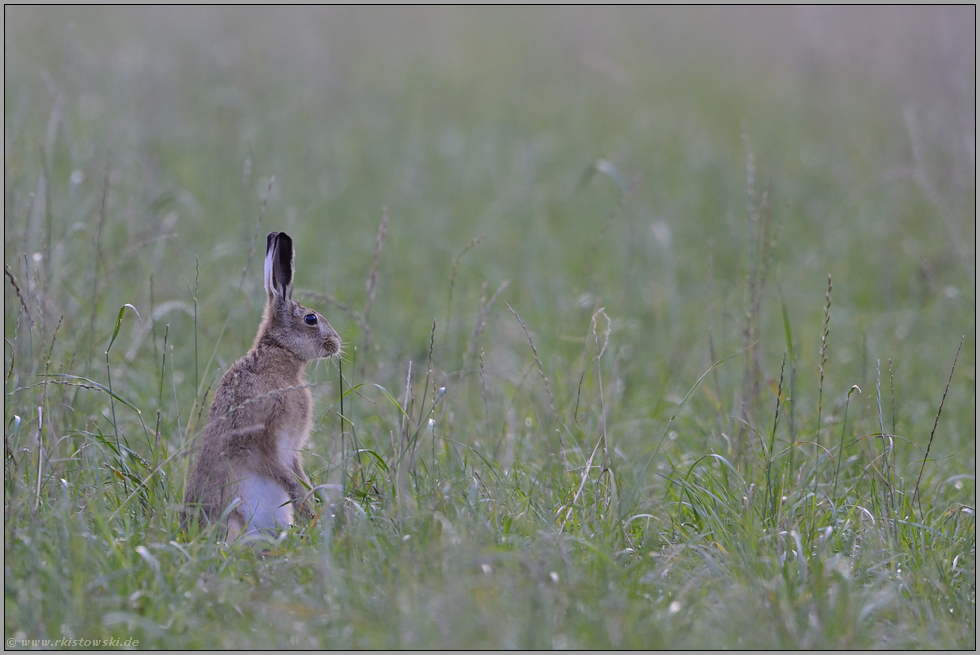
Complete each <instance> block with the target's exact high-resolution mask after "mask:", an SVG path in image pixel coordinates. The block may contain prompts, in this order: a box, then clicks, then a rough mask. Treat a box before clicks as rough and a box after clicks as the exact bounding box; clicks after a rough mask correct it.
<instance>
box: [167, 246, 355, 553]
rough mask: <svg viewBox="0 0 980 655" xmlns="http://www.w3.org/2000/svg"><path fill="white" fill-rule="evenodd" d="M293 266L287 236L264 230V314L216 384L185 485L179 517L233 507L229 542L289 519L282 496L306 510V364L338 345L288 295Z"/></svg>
mask: <svg viewBox="0 0 980 655" xmlns="http://www.w3.org/2000/svg"><path fill="white" fill-rule="evenodd" d="M292 264H293V251H292V241H291V239H290V238H289V237H288V236H287V235H286V234H283V233H276V232H272V233H271V234H269V237H268V241H267V249H266V291H267V294H268V302H267V303H266V308H265V314H264V316H263V319H262V323H261V324H260V326H259V331H258V334H257V335H256V337H255V342H254V343H253V344H252V348H251V349H250V350H249V351H248V353H246V354H245V356H244V357H242V358H241V359H240V360H238V361H237V362H235V363H234V364H233V365H232V366H231V367H230V368H229V369H228V370H227V371H226V372H225V374H224V375H223V376H222V377H221V381H220V382H219V383H218V388H217V390H216V391H215V395H214V400H213V401H212V403H211V410H210V412H209V414H208V424H207V427H206V428H205V430H204V439H203V442H202V444H201V449H200V455H199V458H198V461H197V465H196V466H195V467H194V470H193V472H192V474H191V476H190V479H189V481H188V483H187V487H186V490H185V493H184V505H185V507H184V523H185V525H186V524H187V522H188V521H189V520H192V519H193V518H194V517H199V518H200V517H203V518H204V519H206V520H207V522H209V523H213V522H215V521H217V520H219V519H220V518H221V517H222V515H223V514H224V513H225V512H226V511H228V510H229V508H231V510H230V512H229V513H228V515H227V520H228V538H229V540H232V539H234V538H235V537H237V535H238V534H239V533H240V532H242V531H243V530H244V531H246V532H252V531H256V530H258V531H261V532H267V533H268V532H273V531H274V529H276V528H277V527H285V525H282V524H284V523H285V524H288V523H290V522H291V520H292V511H291V509H290V508H289V507H288V506H286V507H283V506H282V505H283V504H284V503H286V502H287V501H288V502H289V503H292V505H293V506H294V507H295V509H296V510H297V511H299V512H300V513H301V514H303V515H304V516H306V517H308V518H309V517H311V516H312V510H311V507H310V504H309V503H308V502H306V501H304V498H305V497H306V496H307V494H308V489H309V488H310V486H311V485H310V481H309V478H308V477H307V475H306V472H305V471H304V470H303V465H302V458H301V451H302V449H303V447H304V446H305V445H306V442H307V440H308V439H309V434H310V425H311V420H312V415H313V395H312V394H311V393H310V390H309V388H307V387H305V386H303V385H304V384H305V377H304V369H305V364H306V362H307V361H309V360H312V359H316V358H318V357H329V356H332V355H335V354H336V353H337V352H339V350H340V337H338V336H337V333H336V332H334V330H333V328H331V327H330V324H329V323H327V321H326V320H324V319H323V317H322V316H320V315H319V314H317V313H316V312H314V311H312V310H310V309H307V308H306V307H303V306H302V305H299V304H298V303H295V302H293V300H292V271H293V265H292ZM311 314H312V315H314V316H315V317H316V322H315V324H314V325H312V326H311V325H309V324H307V323H306V319H307V317H308V316H309V315H311ZM233 504H234V507H232V506H233ZM270 517H272V518H271V519H270Z"/></svg>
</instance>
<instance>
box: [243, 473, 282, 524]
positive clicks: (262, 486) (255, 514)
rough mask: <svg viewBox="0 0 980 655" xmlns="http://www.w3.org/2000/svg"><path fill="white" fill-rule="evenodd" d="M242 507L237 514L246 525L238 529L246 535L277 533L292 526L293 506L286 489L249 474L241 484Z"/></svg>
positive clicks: (266, 479)
mask: <svg viewBox="0 0 980 655" xmlns="http://www.w3.org/2000/svg"><path fill="white" fill-rule="evenodd" d="M238 494H239V497H240V498H241V504H240V505H239V506H238V511H239V512H240V513H241V515H242V516H244V517H245V524H244V525H242V526H234V527H238V528H239V530H244V531H245V532H255V531H260V532H264V533H267V534H275V533H276V532H277V531H278V530H281V529H282V528H285V527H288V526H290V525H292V523H293V504H292V503H291V502H289V500H290V498H289V494H288V493H286V490H285V489H283V488H282V487H280V486H279V485H278V484H276V483H275V482H273V481H272V480H270V479H268V478H264V477H262V476H259V475H255V474H250V475H249V476H248V477H246V478H245V479H244V480H242V481H241V482H239V483H238Z"/></svg>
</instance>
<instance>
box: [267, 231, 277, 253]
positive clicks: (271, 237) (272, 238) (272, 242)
mask: <svg viewBox="0 0 980 655" xmlns="http://www.w3.org/2000/svg"><path fill="white" fill-rule="evenodd" d="M277 236H279V233H278V232H269V236H267V237H266V238H265V251H266V252H269V251H270V250H272V247H273V246H274V245H276V237H277Z"/></svg>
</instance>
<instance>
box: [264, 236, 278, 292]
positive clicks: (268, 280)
mask: <svg viewBox="0 0 980 655" xmlns="http://www.w3.org/2000/svg"><path fill="white" fill-rule="evenodd" d="M275 251H276V249H275V248H269V249H268V250H266V252H265V292H266V293H267V294H269V295H270V296H272V295H275V293H276V290H275V288H273V286H272V258H273V257H274V256H275Z"/></svg>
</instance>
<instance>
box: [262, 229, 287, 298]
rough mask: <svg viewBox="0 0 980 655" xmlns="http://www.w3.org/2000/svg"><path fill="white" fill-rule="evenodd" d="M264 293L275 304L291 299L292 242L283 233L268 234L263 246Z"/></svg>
mask: <svg viewBox="0 0 980 655" xmlns="http://www.w3.org/2000/svg"><path fill="white" fill-rule="evenodd" d="M265 291H266V293H268V294H269V300H270V301H272V302H275V303H277V304H278V303H280V302H283V301H289V300H292V297H293V240H292V239H290V238H289V235H288V234H286V233H285V232H269V236H268V237H267V238H266V245H265Z"/></svg>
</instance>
